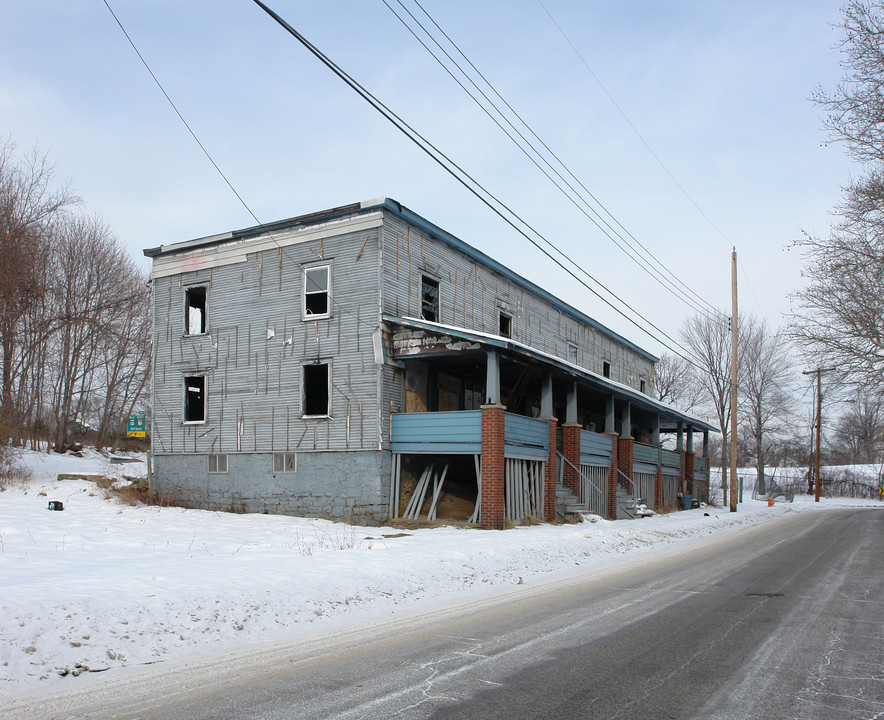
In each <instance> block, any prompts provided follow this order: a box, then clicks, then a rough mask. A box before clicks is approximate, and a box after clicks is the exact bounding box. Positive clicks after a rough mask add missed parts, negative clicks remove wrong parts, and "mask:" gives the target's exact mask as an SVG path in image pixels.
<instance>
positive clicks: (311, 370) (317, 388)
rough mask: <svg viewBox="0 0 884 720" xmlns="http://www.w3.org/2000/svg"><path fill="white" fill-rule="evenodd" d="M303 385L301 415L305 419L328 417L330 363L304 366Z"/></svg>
mask: <svg viewBox="0 0 884 720" xmlns="http://www.w3.org/2000/svg"><path fill="white" fill-rule="evenodd" d="M302 368H303V374H302V378H303V382H302V385H301V414H302V415H304V416H305V417H311V416H312V417H328V416H329V415H330V414H331V413H330V412H329V402H328V401H329V372H328V363H317V364H315V365H303V366H302Z"/></svg>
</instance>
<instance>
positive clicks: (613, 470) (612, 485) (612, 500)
mask: <svg viewBox="0 0 884 720" xmlns="http://www.w3.org/2000/svg"><path fill="white" fill-rule="evenodd" d="M605 434H606V435H608V434H610V435H611V440H612V441H613V442H612V443H611V467H610V468H609V469H608V520H616V519H617V468H618V464H617V458H618V457H619V453H618V452H617V449H618V445H619V444H620V443H619V442H617V433H605Z"/></svg>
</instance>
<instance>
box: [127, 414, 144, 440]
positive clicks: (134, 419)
mask: <svg viewBox="0 0 884 720" xmlns="http://www.w3.org/2000/svg"><path fill="white" fill-rule="evenodd" d="M145 429H146V425H145V418H144V412H138V413H135V414H134V415H130V416H129V420H128V422H127V423H126V436H127V437H139V438H143V437H146V436H147V433H146V432H145Z"/></svg>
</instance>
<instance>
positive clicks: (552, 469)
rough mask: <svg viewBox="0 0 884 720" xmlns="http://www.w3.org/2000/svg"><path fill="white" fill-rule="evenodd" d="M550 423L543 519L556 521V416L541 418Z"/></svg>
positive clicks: (544, 483) (544, 482) (544, 479)
mask: <svg viewBox="0 0 884 720" xmlns="http://www.w3.org/2000/svg"><path fill="white" fill-rule="evenodd" d="M541 420H546V421H547V422H548V423H549V456H548V457H547V460H546V470H545V477H544V478H543V519H544V520H546V521H547V522H555V519H556V449H557V448H556V427H557V425H558V421H557V420H556V419H555V418H541Z"/></svg>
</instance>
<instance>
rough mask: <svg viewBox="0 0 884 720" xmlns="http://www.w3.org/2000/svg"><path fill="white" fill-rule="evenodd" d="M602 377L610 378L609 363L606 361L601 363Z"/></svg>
mask: <svg viewBox="0 0 884 720" xmlns="http://www.w3.org/2000/svg"><path fill="white" fill-rule="evenodd" d="M602 376H603V377H606V378H609V377H611V363H609V362H608V361H607V360H605V361H604V362H603V363H602Z"/></svg>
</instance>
